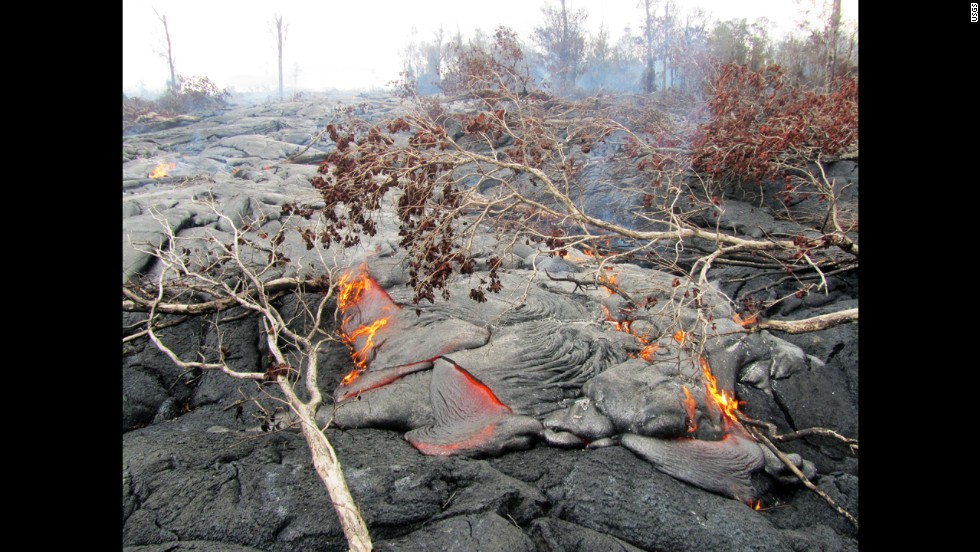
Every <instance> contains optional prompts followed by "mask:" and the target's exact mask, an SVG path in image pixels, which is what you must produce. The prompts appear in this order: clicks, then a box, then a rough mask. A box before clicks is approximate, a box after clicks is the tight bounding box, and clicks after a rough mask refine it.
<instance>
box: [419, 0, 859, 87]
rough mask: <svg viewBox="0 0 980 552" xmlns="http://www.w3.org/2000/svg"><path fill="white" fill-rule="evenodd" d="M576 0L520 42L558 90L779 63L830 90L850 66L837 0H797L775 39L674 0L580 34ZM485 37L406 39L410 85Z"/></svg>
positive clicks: (755, 26) (558, 4) (656, 82)
mask: <svg viewBox="0 0 980 552" xmlns="http://www.w3.org/2000/svg"><path fill="white" fill-rule="evenodd" d="M575 4H579V5H580V6H581V5H584V3H582V2H581V0H577V1H576V0H551V1H549V2H547V3H545V4H544V5H543V6H542V9H541V11H542V18H541V23H540V25H539V26H537V27H535V29H534V31H533V33H532V34H531V36H530V37H523V38H524V40H522V41H520V44H521V48H522V50H523V52H522V53H523V57H524V59H525V60H526V63H527V70H528V74H529V75H530V76H531V77H532V78H534V79H536V80H537V81H538V82H541V83H546V84H547V85H548V86H549V87H550V90H551V91H552V92H554V93H557V94H560V95H563V96H573V97H574V96H583V95H591V94H597V93H603V92H617V93H647V94H649V93H653V92H657V91H671V92H676V93H682V94H698V93H700V92H701V91H702V90H703V87H704V85H705V84H706V83H707V82H709V81H710V80H711V78H712V77H713V76H714V73H715V71H716V70H717V68H718V67H719V66H721V65H725V64H731V63H734V64H738V65H745V66H747V67H748V68H749V70H751V71H757V70H760V69H764V68H766V67H768V66H771V65H779V66H780V67H782V68H783V70H784V73H785V74H786V76H787V77H788V78H789V80H790V82H789V84H791V85H792V86H798V87H802V88H811V89H816V88H823V89H824V90H827V89H829V88H830V86H831V83H832V81H833V80H834V79H835V78H837V77H852V76H857V73H858V29H857V24H856V22H853V21H842V20H841V15H840V13H841V10H840V4H841V0H809V2H801V3H800V22H799V23H798V24H797V29H796V30H795V32H792V33H789V34H788V35H787V36H785V37H783V38H779V39H776V38H774V37H773V36H772V35H771V30H772V26H773V25H772V22H771V21H769V20H768V19H766V18H759V19H756V20H755V21H753V22H750V21H748V20H747V19H744V18H742V19H728V20H723V21H712V20H710V19H709V18H708V17H707V15H706V14H705V13H704V11H703V10H701V9H699V8H695V9H691V10H686V11H681V10H680V9H679V8H678V6H677V4H676V3H675V2H674V0H640V2H639V4H638V7H637V18H636V21H637V25H636V28H635V29H634V28H633V27H631V26H627V27H626V28H625V29H623V30H622V33H621V34H620V35H619V37H618V38H616V39H615V40H614V39H613V37H612V35H611V33H610V30H609V29H608V28H606V27H605V26H604V25H602V26H600V27H599V29H598V31H596V32H595V33H592V32H589V30H588V29H587V28H586V22H587V21H588V19H589V13H588V11H587V9H586V8H584V7H577V6H576V5H575ZM492 38H493V37H492V36H490V35H489V34H488V33H486V32H483V31H481V30H479V29H478V30H477V31H476V32H475V33H474V34H473V36H472V37H469V38H464V37H463V35H462V34H461V33H459V32H457V33H455V34H453V35H449V34H448V33H447V32H446V31H445V30H444V29H443V28H440V29H439V30H438V31H436V32H435V33H433V35H432V36H431V37H429V38H423V37H413V39H412V40H411V42H410V43H409V44H408V46H407V47H406V48H405V50H404V52H403V58H404V68H403V70H404V73H403V74H404V76H405V77H406V81H407V82H408V83H410V86H411V87H413V88H414V90H415V91H416V92H419V93H422V94H433V93H438V92H444V91H445V88H446V87H445V84H446V83H445V77H446V73H447V70H448V69H449V67H450V65H451V63H452V60H453V59H454V58H458V57H459V56H461V55H466V53H467V52H470V53H472V52H475V51H482V52H488V51H489V49H490V47H491V45H492V42H493V41H492Z"/></svg>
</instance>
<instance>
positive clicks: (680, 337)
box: [674, 330, 687, 345]
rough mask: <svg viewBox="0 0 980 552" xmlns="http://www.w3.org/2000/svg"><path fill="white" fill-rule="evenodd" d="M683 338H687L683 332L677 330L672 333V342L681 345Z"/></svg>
mask: <svg viewBox="0 0 980 552" xmlns="http://www.w3.org/2000/svg"><path fill="white" fill-rule="evenodd" d="M685 337H687V334H685V333H684V330H677V331H676V332H674V341H676V342H678V343H680V344H681V345H683V344H684V338H685Z"/></svg>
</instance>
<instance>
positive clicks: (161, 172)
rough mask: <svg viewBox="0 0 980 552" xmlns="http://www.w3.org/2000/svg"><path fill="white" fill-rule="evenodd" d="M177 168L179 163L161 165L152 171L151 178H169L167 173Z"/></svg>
mask: <svg viewBox="0 0 980 552" xmlns="http://www.w3.org/2000/svg"><path fill="white" fill-rule="evenodd" d="M175 168H177V163H160V164H159V165H157V166H156V167H154V168H153V170H152V171H150V178H163V177H165V176H167V171H168V170H170V169H175Z"/></svg>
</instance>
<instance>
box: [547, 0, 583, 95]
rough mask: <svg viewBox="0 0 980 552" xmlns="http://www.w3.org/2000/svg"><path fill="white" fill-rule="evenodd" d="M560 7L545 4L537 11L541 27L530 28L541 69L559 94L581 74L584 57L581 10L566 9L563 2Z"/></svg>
mask: <svg viewBox="0 0 980 552" xmlns="http://www.w3.org/2000/svg"><path fill="white" fill-rule="evenodd" d="M560 4H561V7H560V8H555V7H553V6H550V5H547V4H545V5H544V6H542V8H541V11H542V13H543V14H544V17H545V23H544V25H542V26H540V27H536V28H535V29H534V40H535V42H537V43H538V45H539V46H540V47H541V48H542V50H544V58H545V66H546V67H547V69H548V71H549V72H551V74H552V76H553V78H554V80H555V84H556V85H557V87H558V88H559V90H561V91H571V90H572V89H573V88H574V87H575V79H577V78H578V76H579V75H580V74H581V73H582V70H583V61H584V58H585V42H586V40H585V30H584V28H583V27H584V24H585V20H586V18H588V13H587V12H586V11H585V10H584V9H579V10H574V11H573V10H569V9H568V6H567V5H566V4H565V0H560Z"/></svg>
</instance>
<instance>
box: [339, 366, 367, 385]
mask: <svg viewBox="0 0 980 552" xmlns="http://www.w3.org/2000/svg"><path fill="white" fill-rule="evenodd" d="M361 372H362V370H361V369H359V368H354V369H353V370H351V371H350V373H348V374H347V375H346V376H344V379H342V380H340V385H350V382H352V381H354V380H356V379H357V376H360V375H361Z"/></svg>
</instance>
